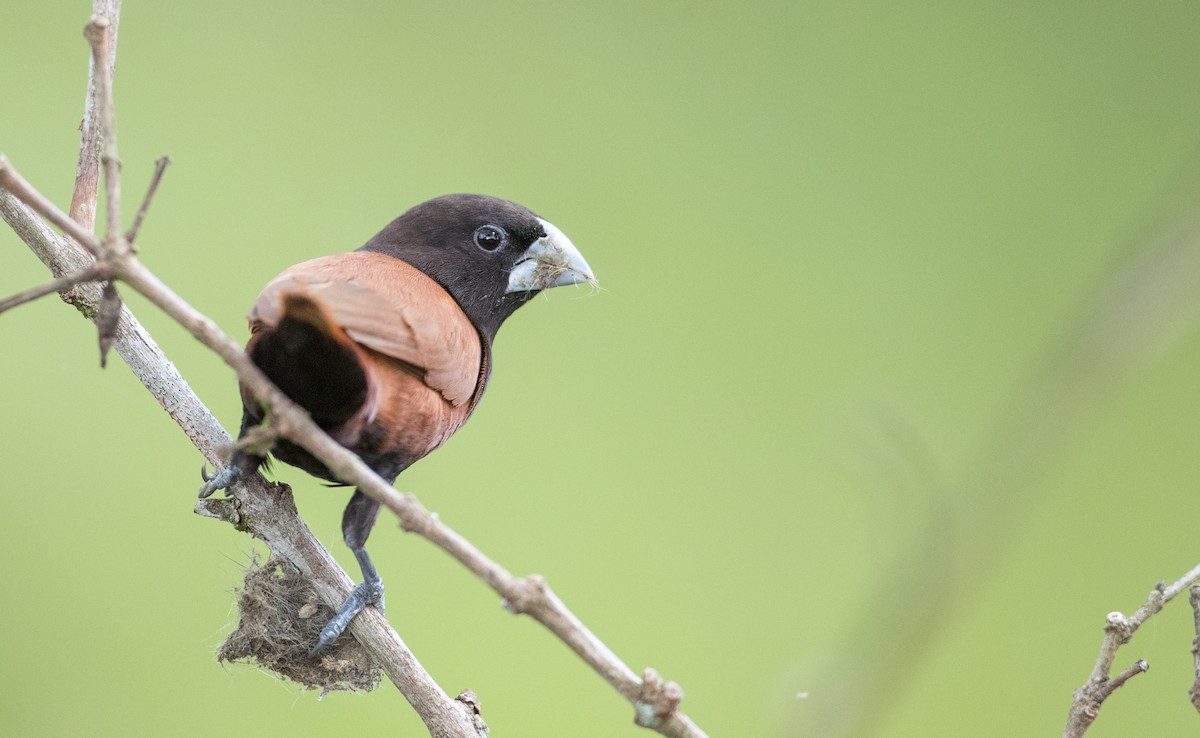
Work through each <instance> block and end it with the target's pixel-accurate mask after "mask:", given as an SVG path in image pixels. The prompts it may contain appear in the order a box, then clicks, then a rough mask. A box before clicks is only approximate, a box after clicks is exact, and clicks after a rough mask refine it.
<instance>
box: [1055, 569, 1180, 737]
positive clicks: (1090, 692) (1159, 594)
mask: <svg viewBox="0 0 1200 738" xmlns="http://www.w3.org/2000/svg"><path fill="white" fill-rule="evenodd" d="M1197 579H1200V565H1198V566H1196V567H1194V568H1193V569H1192V570H1191V571H1189V572H1188V573H1187V574H1184V575H1183V577H1182V578H1180V579H1179V580H1178V581H1177V582H1175V583H1174V584H1172V585H1170V586H1165V585H1164V584H1163V583H1162V582H1159V583H1158V586H1156V587H1155V588H1154V589H1153V590H1152V591H1151V592H1150V596H1149V597H1147V598H1146V604H1144V605H1142V606H1141V607H1139V608H1138V609H1137V612H1135V613H1133V614H1132V615H1130V616H1129V617H1125V616H1124V615H1122V614H1121V613H1119V612H1110V613H1109V614H1108V617H1107V618H1106V619H1105V621H1106V622H1105V625H1104V640H1103V641H1102V642H1101V643H1100V655H1099V656H1098V657H1097V658H1096V665H1095V666H1094V667H1092V673H1091V675H1090V676H1089V677H1088V680H1087V681H1086V682H1085V683H1084V685H1083V686H1082V687H1080V688H1079V689H1077V690H1075V701H1074V702H1073V703H1071V710H1070V712H1069V713H1068V715H1067V727H1066V729H1065V730H1064V731H1063V738H1080V736H1082V735H1083V734H1084V733H1085V732H1087V729H1088V728H1089V727H1091V725H1092V723H1093V722H1095V721H1096V717H1097V716H1098V715H1099V714H1100V706H1101V705H1102V704H1104V701H1105V700H1106V699H1108V698H1109V696H1110V695H1112V693H1113V692H1115V691H1117V690H1118V689H1120V688H1121V687H1122V686H1124V685H1125V682H1127V681H1129V680H1130V679H1131V678H1133V677H1135V676H1137V675H1138V674H1141V673H1143V672H1145V671H1146V670H1148V669H1149V668H1150V665H1149V664H1148V663H1146V661H1145V660H1143V659H1138V660H1137V661H1135V662H1134V663H1133V665H1132V666H1130V667H1129V668H1127V669H1125V671H1123V672H1121V673H1120V674H1118V675H1117V676H1116V677H1113V676H1112V665H1113V662H1114V661H1115V660H1116V658H1117V651H1118V650H1120V648H1121V646H1124V645H1125V644H1126V643H1129V641H1130V640H1131V639H1132V638H1133V634H1134V633H1136V632H1137V629H1138V628H1140V627H1142V624H1143V623H1145V622H1146V621H1147V620H1149V619H1150V618H1152V617H1154V616H1155V615H1157V614H1158V613H1159V612H1161V611H1162V609H1163V607H1164V606H1165V605H1166V604H1167V603H1168V602H1170V601H1171V600H1173V599H1175V597H1176V596H1178V595H1179V593H1180V592H1182V591H1183V590H1185V589H1187V588H1188V587H1190V586H1191V585H1192V584H1193V583H1194V582H1195V581H1196V580H1197ZM1192 602H1193V607H1195V594H1193V595H1192ZM1197 623H1200V615H1197ZM1192 652H1193V654H1195V653H1196V650H1195V642H1194V643H1193V649H1192ZM1197 674H1198V675H1200V671H1198V672H1197ZM1192 695H1193V696H1192V700H1193V703H1194V702H1195V699H1196V698H1195V687H1193V691H1192Z"/></svg>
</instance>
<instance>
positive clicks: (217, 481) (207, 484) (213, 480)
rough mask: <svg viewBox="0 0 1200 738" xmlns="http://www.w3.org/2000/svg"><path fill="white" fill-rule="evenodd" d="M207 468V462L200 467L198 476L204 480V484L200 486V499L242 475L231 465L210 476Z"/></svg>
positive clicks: (228, 484) (226, 485)
mask: <svg viewBox="0 0 1200 738" xmlns="http://www.w3.org/2000/svg"><path fill="white" fill-rule="evenodd" d="M207 468H208V465H207V464H205V465H204V466H201V467H200V478H201V479H203V480H204V486H203V487H201V488H200V499H202V500H203V499H204V498H206V497H208V496H209V495H211V494H212V493H213V492H216V491H217V490H219V489H225V488H226V487H228V486H230V485H231V484H233V483H234V482H236V481H237V480H238V479H239V478H241V476H242V474H241V472H239V471H238V470H237V469H236V468H235V467H233V466H229V467H226V468H224V469H222V470H221V471H220V472H218V473H215V474H213V475H212V476H209V474H208V470H207Z"/></svg>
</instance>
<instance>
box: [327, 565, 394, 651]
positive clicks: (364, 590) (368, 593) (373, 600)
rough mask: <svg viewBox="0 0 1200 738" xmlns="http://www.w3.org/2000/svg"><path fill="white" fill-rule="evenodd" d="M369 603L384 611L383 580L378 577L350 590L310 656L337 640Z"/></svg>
mask: <svg viewBox="0 0 1200 738" xmlns="http://www.w3.org/2000/svg"><path fill="white" fill-rule="evenodd" d="M367 605H375V606H376V607H378V608H379V611H380V612H383V580H381V579H378V578H376V579H374V580H367V581H365V582H363V583H362V584H360V585H358V586H357V587H355V588H354V589H352V590H350V596H349V597H347V598H346V601H345V603H343V604H342V607H341V609H340V610H338V612H337V615H334V616H333V619H332V620H330V621H329V622H328V623H327V624H326V625H325V627H324V628H322V629H321V636H320V637H319V638H318V639H317V644H316V645H315V646H313V647H312V650H310V651H309V652H308V656H309V658H312V657H315V656H317V655H318V654H319V653H321V651H323V650H325V648H326V647H327V646H329V644H330V643H333V642H334V641H336V640H337V638H338V636H340V635H341V634H342V632H343V631H345V630H346V626H348V625H350V621H351V620H353V619H354V616H355V615H358V614H359V613H360V612H362V611H363V608H365V607H366V606H367Z"/></svg>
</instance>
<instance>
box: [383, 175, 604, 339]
mask: <svg viewBox="0 0 1200 738" xmlns="http://www.w3.org/2000/svg"><path fill="white" fill-rule="evenodd" d="M359 251H376V252H379V253H383V254H387V255H389V256H393V257H395V258H397V259H400V260H402V261H405V262H407V263H409V264H411V265H413V266H414V267H416V268H418V269H420V270H421V271H422V272H424V273H425V274H427V275H429V276H430V277H431V278H433V280H434V281H436V282H437V283H438V284H440V285H441V286H442V287H443V288H445V290H446V291H447V292H449V293H450V295H451V296H452V297H453V298H454V299H455V300H456V301H457V302H458V304H459V305H460V306H461V307H462V309H463V312H465V313H466V314H467V316H468V317H469V318H470V319H471V322H473V323H474V324H475V327H476V328H478V329H479V331H480V333H481V334H482V335H483V336H484V338H485V339H486V340H487V341H488V342H489V343H490V342H491V341H492V339H493V338H495V335H496V331H497V330H498V329H499V327H500V324H501V323H503V322H504V319H505V318H507V317H508V316H510V315H512V314H513V312H514V311H515V310H516V309H517V308H518V307H520V306H521V305H523V304H525V303H526V302H528V301H529V300H530V299H531V298H532V297H533V296H534V295H536V294H537V293H538V292H539V291H541V290H543V289H547V288H550V287H557V286H560V285H565V284H578V283H580V282H594V281H595V278H594V277H593V276H592V271H591V269H590V268H589V267H588V265H587V262H585V261H584V260H583V257H582V256H581V255H580V254H579V252H578V251H577V250H576V249H575V247H574V246H573V245H572V244H571V242H570V241H569V240H568V239H567V238H566V236H564V235H563V234H562V231H559V230H558V229H557V228H555V227H554V226H553V225H551V224H550V223H547V222H546V221H544V220H542V219H541V218H539V217H538V216H537V215H535V214H534V213H533V212H532V211H530V210H529V209H528V208H525V207H522V206H520V205H517V204H516V203H513V202H509V201H507V200H501V199H499V198H496V197H488V196H486V195H445V196H442V197H438V198H434V199H433V200H429V201H428V202H423V203H421V204H420V205H417V206H416V207H414V208H412V209H411V210H409V211H408V212H406V213H405V214H404V215H401V216H400V217H399V218H396V219H395V220H393V221H392V222H391V223H389V224H388V225H387V227H386V228H384V229H383V230H382V231H380V232H379V233H378V234H376V235H375V236H374V237H373V238H372V239H371V240H370V241H368V242H367V243H366V244H365V245H364V246H363V247H362V248H360V249H359Z"/></svg>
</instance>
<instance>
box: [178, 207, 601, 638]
mask: <svg viewBox="0 0 1200 738" xmlns="http://www.w3.org/2000/svg"><path fill="white" fill-rule="evenodd" d="M578 284H586V285H592V286H595V285H596V278H595V276H594V274H593V273H592V269H591V267H590V266H588V263H587V262H586V261H585V260H584V258H583V256H582V254H580V252H579V250H578V249H577V248H576V247H575V246H574V244H572V243H571V241H570V239H568V238H567V236H566V235H565V234H564V233H563V232H562V231H561V230H559V229H558V228H557V227H555V226H554V225H552V224H551V223H550V222H548V221H546V220H544V219H542V218H541V217H539V216H537V215H536V214H535V213H533V212H532V211H531V210H529V209H528V208H525V207H523V206H521V205H518V204H516V203H513V202H510V201H507V200H502V199H500V198H496V197H490V196H487V195H473V194H455V195H444V196H442V197H437V198H434V199H432V200H429V201H427V202H423V203H421V204H419V205H416V206H414V207H412V208H411V209H409V210H408V211H406V212H405V213H404V214H403V215H401V216H400V217H398V218H396V219H395V220H393V221H392V222H391V223H389V224H388V225H387V226H386V227H384V229H383V230H381V231H380V232H379V233H377V234H376V235H375V236H374V237H372V238H371V239H370V240H368V241H367V242H366V243H365V244H364V245H363V246H361V247H360V248H358V249H356V250H355V251H351V252H347V253H341V254H334V255H330V256H322V257H318V258H315V259H311V260H308V261H304V262H302V263H300V264H296V265H295V266H292V267H289V268H287V269H285V270H284V271H283V272H282V273H280V274H279V275H278V276H277V277H275V278H274V279H272V280H271V281H270V282H268V283H267V285H266V287H264V288H263V290H262V292H261V293H260V294H259V296H258V298H257V299H256V300H255V302H254V304H253V306H252V307H251V309H250V312H249V315H248V322H249V328H250V338H249V340H248V341H247V343H246V348H245V350H246V353H247V354H248V355H249V357H250V359H251V360H252V361H253V362H254V363H255V364H256V365H257V366H258V367H259V368H260V369H262V371H263V372H264V373H265V374H266V375H267V377H268V378H269V379H270V380H271V381H272V382H273V383H274V384H275V385H276V386H277V387H279V389H280V390H282V391H283V392H284V394H286V395H287V396H288V397H289V398H290V399H291V400H292V401H294V402H295V403H297V404H298V405H299V406H300V407H302V408H304V409H305V410H306V411H307V412H308V413H309V415H310V416H311V417H312V419H313V421H314V422H315V423H316V424H317V425H318V426H320V428H321V429H322V430H324V431H325V432H326V433H328V434H329V435H330V436H331V437H332V438H333V439H334V440H336V441H337V442H338V443H340V444H341V445H342V446H344V447H346V448H348V449H349V450H351V451H353V452H354V453H356V454H357V455H358V456H359V457H360V458H361V459H362V460H363V461H364V462H365V463H366V464H367V465H368V466H369V467H370V468H371V469H372V470H373V471H374V472H375V473H376V474H378V475H379V476H380V477H382V478H383V479H384V480H386V481H387V482H388V483H389V484H392V483H394V482H395V480H396V478H397V476H399V474H400V473H401V472H402V471H404V470H405V469H407V468H408V467H409V466H411V465H412V464H414V463H415V462H417V461H418V460H420V459H421V458H423V457H425V456H426V455H428V454H429V453H431V452H432V451H434V450H435V449H437V448H438V447H439V446H441V445H442V444H443V443H444V442H445V441H446V440H447V439H448V438H449V437H450V436H451V435H453V434H454V432H455V431H457V430H458V429H459V428H461V427H462V425H463V424H464V423H465V422H466V421H467V419H468V418H470V416H471V414H472V413H473V412H474V411H475V408H476V407H477V406H478V404H479V400H480V398H481V397H482V396H483V393H484V390H485V389H487V385H488V379H489V378H490V376H491V371H492V346H493V342H494V341H495V338H496V332H497V331H498V330H499V328H500V325H501V324H502V323H503V322H504V321H505V320H506V319H507V318H508V317H509V316H511V315H512V314H513V313H514V312H515V311H516V310H517V308H519V307H521V306H522V305H524V304H526V303H528V302H529V301H530V300H531V299H533V297H534V296H535V295H537V294H538V293H539V292H541V291H542V290H546V289H550V288H554V287H562V286H567V285H578ZM240 391H241V399H242V423H241V431H240V433H239V436H238V437H239V438H242V437H243V436H245V435H246V434H247V433H248V432H250V431H251V430H252V429H253V428H255V427H256V426H258V425H260V424H261V423H262V422H263V420H264V418H265V416H266V410H265V409H264V408H263V406H262V404H261V403H260V402H259V401H258V399H257V398H256V397H255V395H254V393H253V392H252V391H251V390H250V389H249V388H248V387H247V386H246V385H245V383H240ZM269 455H270V456H271V457H273V458H275V459H278V460H279V461H281V462H284V463H286V464H289V465H291V466H294V467H297V468H299V469H301V470H303V471H305V472H307V473H308V474H310V475H312V476H314V477H317V478H319V479H322V480H325V481H326V482H330V483H332V484H333V485H335V486H346V485H344V484H343V481H342V480H340V479H338V478H337V477H336V476H335V475H334V474H333V473H332V472H331V471H330V470H329V469H328V468H327V467H326V466H325V465H324V464H322V463H321V462H320V461H319V460H317V459H316V458H315V457H313V456H312V455H311V454H310V453H308V452H307V451H305V450H304V449H303V448H301V447H300V446H298V445H297V444H295V443H292V442H290V441H287V440H284V439H280V440H278V441H276V443H275V444H274V446H273V447H272V448H271V450H270V451H269ZM266 463H268V457H267V456H266V455H262V454H261V453H256V452H254V451H249V450H245V449H241V448H239V447H236V446H235V450H234V452H233V454H232V456H231V458H230V460H229V463H228V464H227V466H226V467H225V468H224V469H223V470H221V471H220V472H219V473H214V474H213V475H211V476H210V475H209V474H208V473H206V471H205V469H204V468H202V469H201V476H202V477H203V480H204V485H203V487H201V489H200V497H202V498H204V497H208V496H209V495H211V494H213V493H214V492H215V491H217V490H218V489H224V488H226V487H229V486H231V485H232V484H234V483H236V482H237V481H238V480H239V479H241V478H243V477H244V476H246V475H248V474H253V473H254V472H256V471H258V470H259V468H260V467H262V466H263V465H264V464H266ZM379 509H380V503H379V502H377V501H375V500H373V499H371V498H370V497H368V496H366V495H365V494H364V493H363V492H362V490H361V489H355V491H354V492H353V494H352V495H351V497H350V501H349V503H348V504H347V505H346V509H345V512H344V513H343V516H342V537H343V539H344V540H345V543H346V545H347V546H348V547H349V548H350V550H351V551H352V552H353V554H354V556H355V559H356V560H357V562H358V564H359V568H360V569H361V571H362V575H363V581H362V582H361V583H360V584H358V585H356V586H355V587H354V589H353V590H352V591H351V593H350V596H349V597H348V598H347V599H346V601H345V603H344V604H343V605H342V607H341V608H340V609H339V610H338V612H337V614H336V615H334V617H333V618H332V619H331V620H330V621H329V623H328V624H327V625H326V626H325V627H324V629H323V630H322V631H321V634H320V636H319V638H318V640H317V643H316V644H315V645H314V646H313V647H312V649H311V650H310V656H316V655H318V654H319V653H320V652H321V651H322V650H323V649H325V648H326V647H327V646H328V645H329V644H330V643H332V642H333V641H334V640H335V639H336V638H337V637H338V636H339V635H340V634H341V633H342V631H343V630H345V628H346V627H347V625H349V623H350V621H351V620H352V619H353V618H354V617H355V616H356V615H357V614H358V613H359V612H361V611H362V610H363V609H364V608H365V607H366V606H368V605H374V606H376V607H378V608H379V609H380V610H383V607H384V591H383V580H382V578H381V577H380V575H379V573H378V571H377V570H376V568H375V566H374V564H373V563H372V561H371V557H370V556H369V555H368V554H367V550H366V542H367V536H368V535H370V533H371V529H372V527H373V526H374V524H375V520H376V518H377V516H378V515H379Z"/></svg>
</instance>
